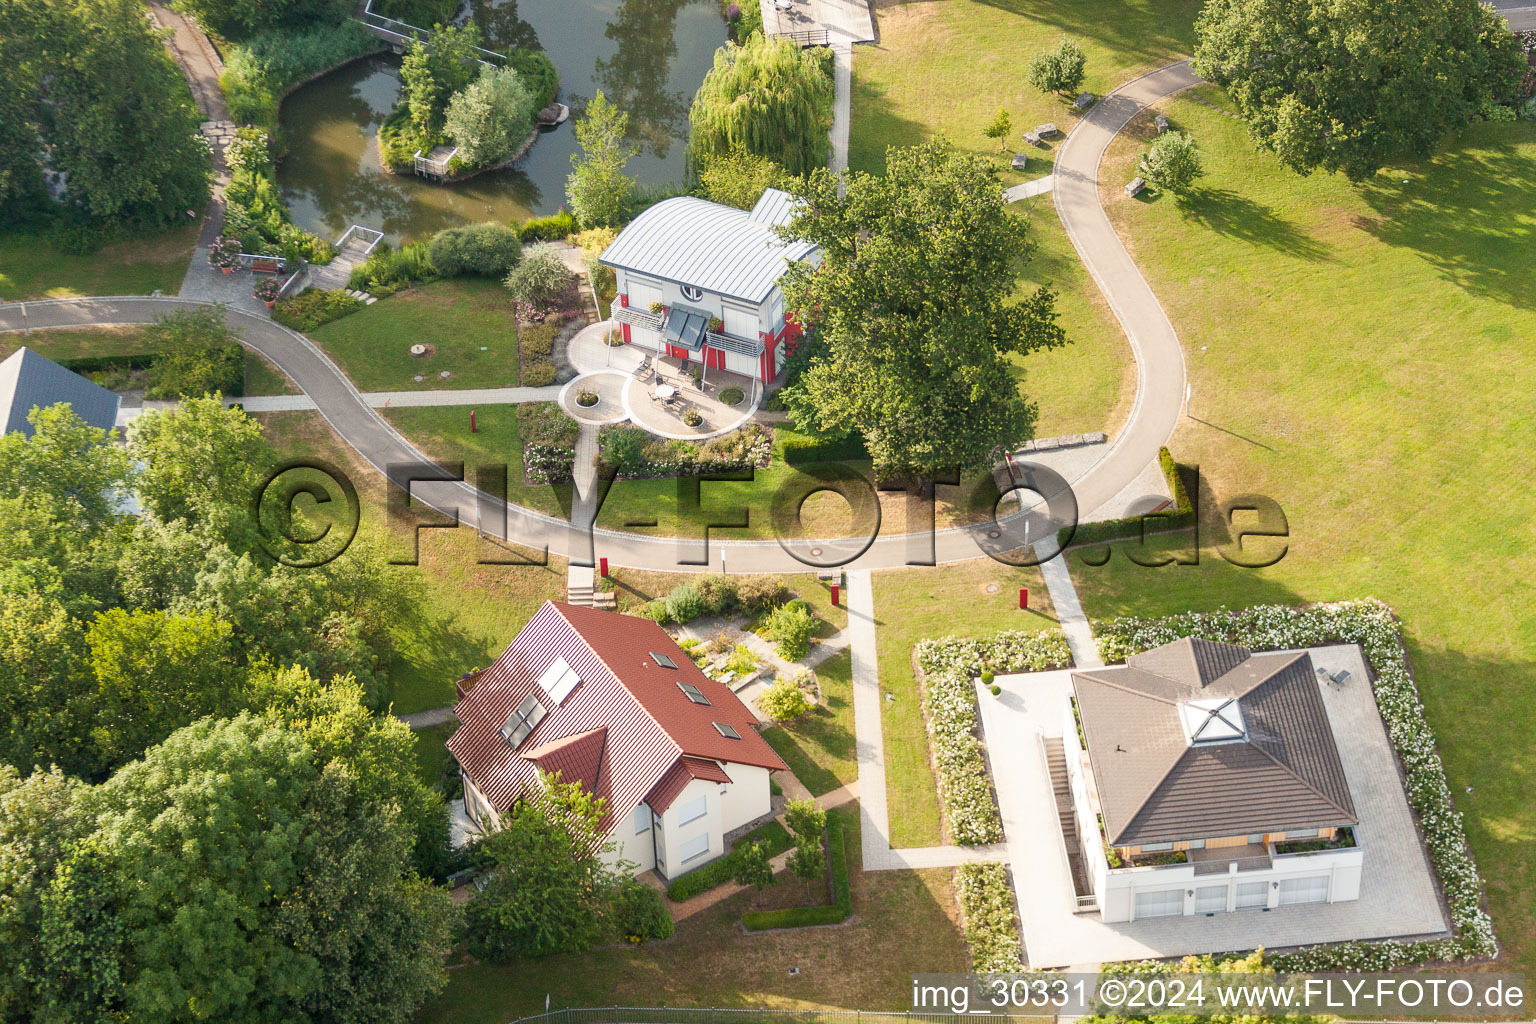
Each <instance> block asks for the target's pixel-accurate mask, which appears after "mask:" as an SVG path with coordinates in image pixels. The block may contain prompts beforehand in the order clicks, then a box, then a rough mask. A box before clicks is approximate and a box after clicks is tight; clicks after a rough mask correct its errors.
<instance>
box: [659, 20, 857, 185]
mask: <svg viewBox="0 0 1536 1024" xmlns="http://www.w3.org/2000/svg"><path fill="white" fill-rule="evenodd" d="M832 91H833V90H832V54H831V51H830V50H827V49H826V48H824V47H814V48H809V49H804V50H802V49H801V48H800V47H798V46H795V45H794V44H793V43H791V42H790V41H789V40H787V39H783V38H773V39H768V38H765V37H764V36H760V35H753V36H751V37H750V38H748V40H747V41H746V43H744V44H743V45H741V46H736V45H734V44H729V43H728V44H726V45H725V46H722V47H721V48H720V49H719V50H716V51H715V66H714V67H713V68H711V69H710V71H709V73H708V74H707V75H705V76H704V83H703V84H702V85H700V86H699V91H698V94H697V95H695V96H694V98H693V108H692V109H691V110H690V111H689V112H688V123H689V130H688V158H689V160H690V161H691V163H692V166H693V169H694V171H695V173H698V172H700V171H702V170H703V169H704V168H705V167H707V166H708V165H709V162H710V160H712V159H714V158H715V157H718V156H724V155H726V154H729V153H740V152H746V153H752V154H755V155H757V156H765V157H767V158H768V159H770V160H772V161H774V162H775V163H777V164H780V165H781V166H783V167H784V168H786V169H787V170H788V171H789V172H790V173H791V174H805V173H807V172H808V171H811V170H812V169H814V168H817V167H822V166H825V165H826V162H827V155H828V152H829V149H830V143H829V140H828V137H827V133H828V132H829V131H831V128H832Z"/></svg>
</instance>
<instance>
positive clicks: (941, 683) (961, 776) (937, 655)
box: [916, 630, 1072, 845]
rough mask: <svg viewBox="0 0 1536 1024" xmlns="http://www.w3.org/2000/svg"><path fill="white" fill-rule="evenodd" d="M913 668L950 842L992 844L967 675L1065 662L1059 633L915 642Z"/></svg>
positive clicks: (988, 784) (998, 831)
mask: <svg viewBox="0 0 1536 1024" xmlns="http://www.w3.org/2000/svg"><path fill="white" fill-rule="evenodd" d="M916 655H917V666H918V668H919V669H921V670H922V673H923V688H922V689H923V710H924V711H925V712H926V717H927V719H928V743H929V747H930V749H931V750H932V751H933V762H934V766H935V770H936V772H937V774H938V780H939V800H940V802H941V803H942V805H943V807H944V816H945V819H946V820H947V821H948V822H949V833H950V836H951V837H952V838H953V839H954V841H955V842H957V843H962V844H965V845H972V844H976V843H994V842H997V841H998V840H999V839H1001V838H1003V825H1002V821H1001V819H1000V818H999V817H998V814H997V803H996V801H994V800H993V799H992V780H991V778H990V777H989V776H988V775H987V762H986V758H985V757H983V756H982V752H981V741H980V740H978V739H977V738H976V690H975V687H973V686H972V684H971V679H972V677H973V676H977V675H980V674H981V673H982V672H983V671H984V670H990V671H992V672H1040V671H1043V670H1045V669H1051V668H1062V667H1064V666H1065V665H1067V664H1068V663H1069V662H1070V660H1071V657H1072V655H1071V652H1070V650H1069V649H1068V648H1067V638H1066V635H1065V634H1063V633H1062V632H1061V631H1060V630H1042V631H1040V632H1033V633H1027V632H1024V631H1022V630H1007V631H1005V632H1002V633H997V634H994V635H993V636H990V637H981V638H973V637H954V636H951V637H943V638H941V639H937V640H923V641H920V642H919V643H918V645H917V648H916Z"/></svg>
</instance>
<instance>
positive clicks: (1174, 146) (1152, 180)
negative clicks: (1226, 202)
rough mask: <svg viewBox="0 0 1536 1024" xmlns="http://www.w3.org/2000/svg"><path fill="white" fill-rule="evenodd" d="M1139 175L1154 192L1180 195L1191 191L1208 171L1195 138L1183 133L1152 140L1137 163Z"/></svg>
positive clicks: (1170, 134) (1173, 133) (1165, 134)
mask: <svg viewBox="0 0 1536 1024" xmlns="http://www.w3.org/2000/svg"><path fill="white" fill-rule="evenodd" d="M1136 173H1137V174H1139V175H1141V176H1142V177H1143V178H1145V179H1146V181H1147V184H1149V185H1151V186H1152V187H1153V188H1156V189H1162V190H1163V191H1165V192H1172V193H1174V194H1175V195H1179V194H1182V193H1184V192H1187V191H1189V188H1190V186H1191V185H1193V184H1194V183H1195V179H1196V178H1198V177H1200V175H1202V174H1204V173H1205V170H1204V168H1202V167H1201V165H1200V151H1199V149H1197V148H1196V147H1195V140H1194V139H1193V138H1191V137H1190V136H1188V135H1185V134H1184V133H1183V132H1166V133H1164V134H1162V135H1159V136H1158V137H1157V138H1155V139H1153V140H1152V146H1151V148H1150V149H1148V150H1147V152H1146V153H1144V154H1142V157H1141V159H1140V161H1138V162H1137V165H1136Z"/></svg>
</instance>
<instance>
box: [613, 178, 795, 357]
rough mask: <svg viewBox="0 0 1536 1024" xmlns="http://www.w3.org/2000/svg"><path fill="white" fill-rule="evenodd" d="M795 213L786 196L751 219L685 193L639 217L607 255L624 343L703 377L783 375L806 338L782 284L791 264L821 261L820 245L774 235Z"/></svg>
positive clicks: (776, 195) (777, 194)
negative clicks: (790, 316) (694, 366)
mask: <svg viewBox="0 0 1536 1024" xmlns="http://www.w3.org/2000/svg"><path fill="white" fill-rule="evenodd" d="M793 212H794V207H793V199H792V198H791V197H790V195H789V194H788V193H785V192H781V191H779V190H778V189H768V190H767V191H765V192H764V193H763V194H762V197H761V198H759V199H758V201H757V205H756V206H754V207H753V208H752V210H751V212H750V213H749V212H747V211H745V210H738V209H736V208H735V207H733V206H723V205H721V204H720V203H712V202H710V201H708V200H706V199H699V198H696V197H693V196H679V197H677V198H674V199H667V200H663V201H662V202H660V203H657V204H656V205H655V206H653V207H651V208H650V209H648V210H646V211H645V212H644V213H642V214H640V216H638V217H636V218H635V219H634V220H633V221H631V222H630V223H629V225H628V226H627V227H625V228H624V230H623V231H620V232H619V235H618V237H617V238H615V239H614V240H613V244H612V245H610V246H609V247H608V248H607V249H606V250H605V251H604V252H603V255H602V257H601V262H602V263H604V264H605V265H607V266H610V267H612V268H613V270H614V274H615V276H616V278H617V284H618V304H617V306H616V307H615V308H614V310H613V318H614V319H615V320H616V321H618V323H619V324H620V325H621V328H622V330H623V333H624V340H625V342H626V343H629V344H633V345H639V346H641V347H642V348H646V349H650V350H651V351H653V352H655V353H656V354H657V355H658V356H661V357H668V358H672V359H678V360H683V361H692V362H697V363H699V364H702V366H703V367H704V368H705V373H706V375H707V374H708V372H709V370H711V369H722V370H728V371H730V372H732V373H738V374H741V375H743V376H746V377H749V378H752V379H753V380H757V381H760V382H763V383H767V382H769V381H771V380H773V379H774V378H775V377H777V376H778V374H779V371H780V370H781V369H782V368H783V366H784V359H785V357H786V356H787V355H788V352H789V351H790V350H791V349H792V348H793V346H794V343H795V341H796V340H797V339H798V338H799V337H800V328H799V326H798V325H796V324H795V323H793V322H792V321H789V320H786V319H785V315H784V293H783V292H782V290H781V289H780V288H779V279H780V278H781V277H783V276H784V271H785V269H786V268H787V267H788V266H789V264H791V263H794V262H799V261H808V262H811V263H816V262H818V261H819V259H820V256H819V250H818V249H817V247H816V246H814V245H812V244H810V243H809V242H800V241H786V240H784V239H782V238H780V237H779V236H778V234H777V232H776V231H775V230H774V229H775V228H777V227H780V226H782V225H785V224H788V223H789V221H790V218H791V217H792V215H793Z"/></svg>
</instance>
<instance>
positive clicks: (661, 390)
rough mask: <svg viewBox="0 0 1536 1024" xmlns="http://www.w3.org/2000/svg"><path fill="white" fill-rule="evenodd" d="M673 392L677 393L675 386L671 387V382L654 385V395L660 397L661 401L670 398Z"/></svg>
mask: <svg viewBox="0 0 1536 1024" xmlns="http://www.w3.org/2000/svg"><path fill="white" fill-rule="evenodd" d="M675 394H677V388H675V387H673V386H672V385H671V384H657V385H656V397H657V398H660V399H662V400H663V401H665V400H667V399H670V398H671V397H672V396H673V395H675Z"/></svg>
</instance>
